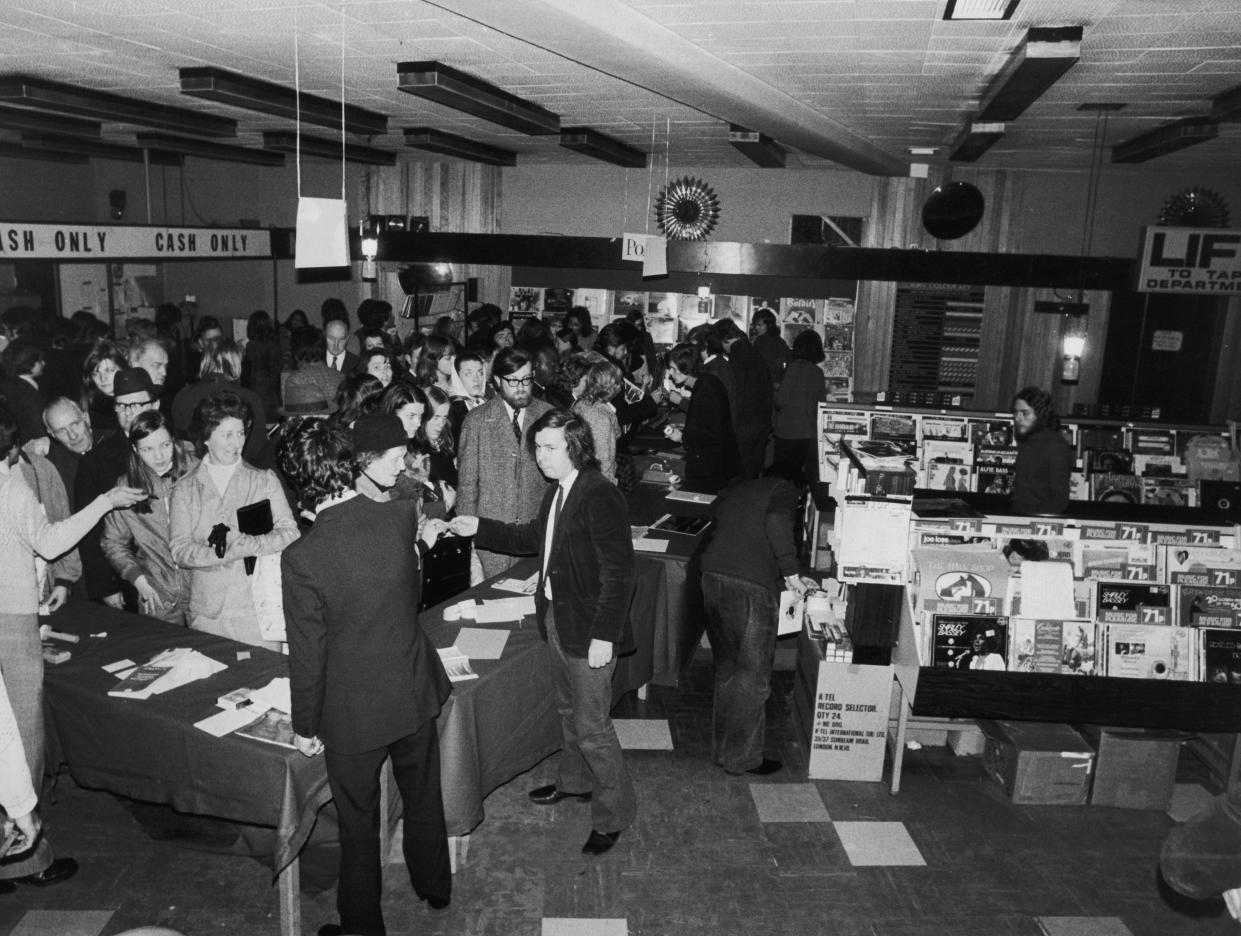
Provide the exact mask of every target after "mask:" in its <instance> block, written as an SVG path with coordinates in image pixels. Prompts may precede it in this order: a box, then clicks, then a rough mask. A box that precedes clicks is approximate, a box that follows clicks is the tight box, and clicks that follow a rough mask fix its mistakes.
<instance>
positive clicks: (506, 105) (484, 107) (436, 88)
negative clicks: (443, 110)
mask: <svg viewBox="0 0 1241 936" xmlns="http://www.w3.org/2000/svg"><path fill="white" fill-rule="evenodd" d="M396 74H397V85H396V86H397V87H398V88H400V90H402V91H404V92H405V93H407V94H413V95H416V96H417V97H422V98H426V99H427V100H428V101H435V102H436V103H437V104H443V105H444V106H445V107H451V108H453V109H454V110H459V111H464V112H465V113H467V114H473V115H474V116H475V117H482V118H483V119H484V120H489V121H491V122H492V123H497V124H499V125H500V126H502V127H508V128H509V129H511V130H519V131H521V132H522V133H529V134H532V135H539V134H549V133H559V132H560V118H559V117H557V116H556V115H555V114H553V113H552V112H551V111H549V110H547V109H546V108H544V107H539V105H537V104H532V103H530V102H529V101H525V100H522V99H521V98H519V97H517V96H516V95H515V94H509V93H508V92H507V91H505V90H504V89H503V88H498V87H496V86H495V85H493V84H489V83H488V82H486V81H483V80H482V79H481V78H475V77H474V76H473V75H467V74H466V73H465V72H463V71H458V70H457V69H455V68H450V67H449V66H447V65H443V64H441V63H439V62H401V63H399V64H398V65H397V66H396Z"/></svg>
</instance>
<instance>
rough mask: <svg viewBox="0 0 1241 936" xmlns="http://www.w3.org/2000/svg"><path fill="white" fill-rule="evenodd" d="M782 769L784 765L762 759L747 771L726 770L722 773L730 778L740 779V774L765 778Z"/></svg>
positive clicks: (768, 759)
mask: <svg viewBox="0 0 1241 936" xmlns="http://www.w3.org/2000/svg"><path fill="white" fill-rule="evenodd" d="M783 768H784V765H783V764H782V763H780V762H779V761H778V760H771V759H770V758H766V757H764V758H763V762H762V763H761V764H759V765H758V766H757V767H751V768H750V769H749V770H727V769H725V771H724V773H726V774H728V775H729V776H732V777H740V776H741V775H742V774H753V775H754V776H756V777H766V776H767V775H768V774H773V773H776V772H777V771H780V770H782V769H783Z"/></svg>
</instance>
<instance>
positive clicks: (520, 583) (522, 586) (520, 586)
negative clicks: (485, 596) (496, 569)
mask: <svg viewBox="0 0 1241 936" xmlns="http://www.w3.org/2000/svg"><path fill="white" fill-rule="evenodd" d="M491 587H492V588H494V589H495V590H496V591H506V592H513V593H515V594H518V595H533V594H534V590H535V589H536V588H538V587H539V573H537V572H534V573H531V574H530V575H529V576H528V577H527V578H524V579H519V578H503V579H500V581H498V582H495V583H493V584H492V586H491Z"/></svg>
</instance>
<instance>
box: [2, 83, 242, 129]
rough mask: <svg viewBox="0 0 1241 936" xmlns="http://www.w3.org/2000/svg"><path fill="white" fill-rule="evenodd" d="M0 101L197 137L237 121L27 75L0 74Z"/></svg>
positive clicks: (227, 127)
mask: <svg viewBox="0 0 1241 936" xmlns="http://www.w3.org/2000/svg"><path fill="white" fill-rule="evenodd" d="M0 101H7V102H8V103H10V104H17V105H20V106H21V107H32V108H35V109H36V110H43V111H53V112H55V113H58V114H77V115H79V116H82V117H89V118H90V119H92V120H110V121H115V122H116V123H126V124H137V125H138V126H140V127H154V128H156V129H157V130H171V131H173V132H174V133H195V134H198V135H199V136H211V137H231V136H236V135H237V121H235V120H230V119H229V118H227V117H216V116H215V115H214V114H204V113H201V112H200V111H192V110H185V109H184V108H180V107H169V106H168V105H166V104H154V103H152V102H150V101H140V100H138V99H137V98H127V97H121V96H120V95H119V94H109V93H108V92H106V91H91V90H88V89H86V88H78V87H75V86H73V85H68V84H62V83H61V82H59V81H48V80H47V79H45V78H32V77H30V76H29V75H0Z"/></svg>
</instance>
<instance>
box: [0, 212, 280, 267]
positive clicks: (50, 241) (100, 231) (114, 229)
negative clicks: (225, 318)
mask: <svg viewBox="0 0 1241 936" xmlns="http://www.w3.org/2000/svg"><path fill="white" fill-rule="evenodd" d="M270 256H271V232H270V231H266V230H262V229H255V228H191V227H160V226H137V225H133V226H129V225H126V226H122V225H107V224H28V223H23V222H16V221H0V261H5V260H62V261H72V260H92V261H104V260H225V259H236V258H240V257H270Z"/></svg>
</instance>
